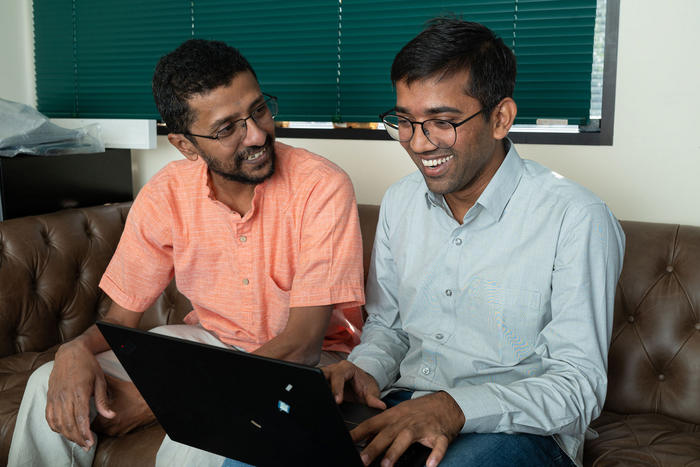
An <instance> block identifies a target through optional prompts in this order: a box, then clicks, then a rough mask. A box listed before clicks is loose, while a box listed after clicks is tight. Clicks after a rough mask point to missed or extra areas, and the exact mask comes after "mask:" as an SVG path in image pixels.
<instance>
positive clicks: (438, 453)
mask: <svg viewBox="0 0 700 467" xmlns="http://www.w3.org/2000/svg"><path fill="white" fill-rule="evenodd" d="M449 445H450V442H449V440H448V439H447V436H444V435H440V436H438V437H437V438H435V446H434V447H433V451H432V452H431V453H430V456H428V460H427V461H426V462H425V465H426V467H435V466H437V465H438V464H439V463H440V462H441V461H442V459H443V458H444V457H445V453H446V452H447V447H448V446H449Z"/></svg>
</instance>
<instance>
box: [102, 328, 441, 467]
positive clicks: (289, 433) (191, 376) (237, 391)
mask: <svg viewBox="0 0 700 467" xmlns="http://www.w3.org/2000/svg"><path fill="white" fill-rule="evenodd" d="M97 327H98V328H99V329H100V331H101V332H102V335H103V336H104V337H105V339H106V340H107V342H108V343H109V345H110V347H111V348H112V350H113V351H114V353H115V354H116V356H117V358H118V359H119V361H120V362H121V364H122V365H123V366H124V369H125V370H126V372H127V373H128V374H129V376H130V377H131V379H132V381H133V382H134V384H135V385H136V388H137V389H138V390H139V391H140V393H141V395H142V396H143V398H144V399H145V400H146V403H147V404H148V406H149V407H150V408H151V410H152V411H153V413H154V415H155V416H156V418H157V419H158V421H159V422H160V424H161V426H162V427H163V429H164V430H165V432H166V433H167V434H168V435H169V436H170V438H171V439H172V440H174V441H177V442H179V443H183V444H186V445H188V446H193V447H196V448H199V449H202V450H205V451H209V452H213V453H216V454H219V455H221V456H224V457H228V458H231V459H235V460H238V461H241V462H245V463H247V464H251V465H254V466H256V467H279V466H282V465H288V466H321V467H324V466H329V467H331V466H332V467H363V465H364V464H363V463H362V461H361V460H360V452H361V451H362V448H361V446H356V445H355V443H354V442H353V440H352V437H351V436H350V432H349V429H352V428H353V427H354V426H357V424H359V423H362V421H364V420H366V419H367V418H370V417H372V416H373V415H376V414H377V413H380V412H381V411H379V410H376V409H372V408H370V407H367V406H364V405H360V404H351V403H343V404H341V405H340V406H338V405H337V404H336V403H335V400H334V398H333V394H332V393H331V390H330V386H329V384H328V382H327V381H326V378H325V376H324V375H323V372H322V371H321V370H320V369H318V368H312V367H308V366H304V365H298V364H294V363H289V362H284V361H281V360H275V359H271V358H265V357H260V356H257V355H252V354H248V353H245V352H239V351H235V350H228V349H224V348H218V347H212V346H209V345H205V344H201V343H197V342H188V341H185V340H182V339H177V338H173V337H169V336H162V335H159V334H154V333H149V332H145V331H140V330H138V329H131V328H127V327H123V326H119V325H115V324H111V323H105V322H98V323H97ZM430 451H431V449H429V448H427V447H425V446H423V445H421V444H419V443H414V444H413V445H412V446H411V447H410V448H409V449H408V450H407V451H406V454H405V455H404V456H402V458H401V459H399V460H398V461H397V464H396V465H400V466H401V467H423V466H424V465H425V461H426V460H427V458H428V455H429V454H430ZM382 457H383V456H379V457H378V458H377V459H376V460H375V462H374V463H373V464H372V465H373V466H374V465H376V466H379V465H380V462H381V460H382ZM399 462H400V463H399Z"/></svg>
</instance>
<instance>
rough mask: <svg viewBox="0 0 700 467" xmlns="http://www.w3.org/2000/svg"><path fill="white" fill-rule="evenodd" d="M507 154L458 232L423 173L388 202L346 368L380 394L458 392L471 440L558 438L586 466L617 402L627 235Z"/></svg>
mask: <svg viewBox="0 0 700 467" xmlns="http://www.w3.org/2000/svg"><path fill="white" fill-rule="evenodd" d="M505 144H506V150H507V151H508V153H507V156H506V158H505V160H504V162H503V163H502V165H501V167H500V168H499V169H498V171H497V172H496V174H495V176H494V177H493V179H492V180H491V182H490V183H489V184H488V186H487V187H486V189H485V190H484V192H483V193H482V194H481V196H480V197H479V199H478V200H477V202H476V204H475V205H474V206H473V207H472V208H471V209H470V210H469V211H468V212H467V213H466V215H465V216H464V219H463V223H462V224H461V225H460V223H458V222H457V221H456V220H455V219H454V218H453V216H452V213H451V211H450V209H449V207H448V206H447V203H446V202H445V200H444V198H443V197H442V195H436V194H435V193H432V192H430V191H429V190H428V188H427V186H426V184H425V182H424V180H423V176H422V175H421V173H420V172H416V173H414V174H412V175H409V176H408V177H405V178H403V179H402V180H400V181H399V182H397V183H396V184H394V185H393V186H392V187H391V188H390V189H389V190H388V191H387V193H386V195H385V197H384V200H383V201H382V205H381V210H380V214H379V223H378V226H377V234H376V239H375V243H374V249H373V253H372V255H373V256H372V263H371V266H370V271H369V278H368V284H367V305H366V307H367V311H368V313H369V318H368V320H367V323H366V324H365V327H364V330H363V333H362V343H361V344H360V345H359V346H357V347H356V348H355V349H354V350H353V352H352V353H351V354H350V357H349V360H350V361H352V362H354V363H355V364H356V365H358V366H359V367H361V368H362V369H364V370H365V371H367V372H368V373H369V374H371V375H372V376H373V377H374V378H375V379H376V380H377V383H378V384H379V387H380V389H382V390H387V389H389V388H408V389H411V390H414V391H416V394H414V397H419V396H420V395H424V394H425V393H427V392H434V391H440V390H442V391H446V392H448V393H449V394H450V395H451V396H452V397H453V398H454V399H455V401H456V402H457V403H458V404H459V406H460V407H461V409H462V411H463V412H464V416H465V417H466V423H465V425H464V427H463V429H462V433H472V432H477V433H532V434H538V435H554V437H555V439H556V440H557V442H558V443H559V445H560V446H561V447H562V449H563V450H564V451H565V452H566V453H567V454H568V455H569V456H570V457H571V458H572V459H574V460H575V461H576V463H577V464H578V465H580V464H581V459H582V455H583V439H584V435H585V433H586V431H587V428H588V425H589V423H590V421H591V420H592V419H594V418H596V417H597V416H598V415H599V414H600V411H601V409H602V407H603V402H604V400H605V394H606V390H607V375H606V371H607V357H608V347H609V344H610V335H611V330H612V317H613V303H614V298H615V290H616V286H617V281H618V279H619V276H620V271H621V269H622V258H623V254H624V243H625V239H624V233H623V231H622V228H621V227H620V224H619V223H618V222H617V219H615V217H614V216H613V214H612V212H610V209H608V207H607V206H606V205H605V204H604V203H603V202H602V201H601V200H600V199H599V198H598V197H597V196H595V195H594V194H593V193H591V192H590V191H589V190H587V189H585V188H583V187H582V186H580V185H578V184H576V183H574V182H572V181H570V180H567V179H565V178H563V177H562V176H560V175H558V174H556V173H554V172H552V171H551V170H549V169H547V168H546V167H544V166H542V165H540V164H538V163H536V162H532V161H524V160H522V159H521V158H520V156H518V153H517V152H516V150H515V148H514V147H513V145H512V143H511V142H510V141H509V140H506V143H505Z"/></svg>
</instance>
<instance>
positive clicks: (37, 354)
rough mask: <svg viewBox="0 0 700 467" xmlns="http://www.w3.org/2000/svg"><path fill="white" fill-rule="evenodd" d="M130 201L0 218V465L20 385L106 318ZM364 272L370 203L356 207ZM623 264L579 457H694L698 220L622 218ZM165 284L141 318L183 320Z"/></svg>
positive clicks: (140, 455) (129, 441)
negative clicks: (604, 381) (105, 286)
mask: <svg viewBox="0 0 700 467" xmlns="http://www.w3.org/2000/svg"><path fill="white" fill-rule="evenodd" d="M129 206H130V204H129V203H124V204H118V205H108V206H99V207H94V208H86V209H77V210H70V211H63V212H60V213H55V214H48V215H44V216H37V217H27V218H22V219H14V220H9V221H5V222H0V466H4V465H6V463H7V455H8V452H9V447H10V441H11V439H12V433H13V430H14V424H15V418H16V415H17V410H18V408H19V404H20V401H21V398H22V393H23V391H24V386H25V384H26V382H27V379H28V378H29V375H30V374H31V372H32V371H33V370H34V369H35V368H37V367H39V366H41V365H42V364H43V363H45V362H47V361H50V360H51V359H52V358H53V356H54V354H55V352H56V349H57V347H58V346H59V345H60V344H61V343H62V342H65V341H67V340H70V339H72V338H74V337H75V336H77V335H78V334H80V333H81V332H83V331H84V330H85V329H86V328H87V327H88V326H90V325H91V324H92V323H94V322H95V320H97V319H98V318H99V317H100V316H102V315H104V313H105V312H106V311H107V309H108V308H109V305H110V299H109V297H108V296H106V295H105V294H104V293H103V292H102V291H101V290H100V289H99V288H98V287H97V284H98V282H99V279H100V277H101V275H102V273H103V271H104V270H105V268H106V267H107V264H108V262H109V259H110V258H111V256H112V254H113V252H114V249H115V248H116V245H117V243H118V241H119V236H120V235H121V232H122V230H123V228H124V220H125V219H126V215H127V213H128V209H129ZM359 210H360V222H361V225H362V236H363V242H364V262H365V274H366V271H367V265H368V263H369V258H370V253H371V246H372V242H373V239H374V230H375V226H376V223H377V216H378V207H377V206H372V205H361V206H359ZM622 226H623V228H624V230H625V233H626V235H627V250H626V253H625V265H624V268H623V271H622V277H621V278H620V282H619V286H618V292H617V296H616V303H615V324H614V329H613V340H612V345H611V352H610V369H609V373H610V387H609V391H608V400H607V402H606V406H605V410H604V412H603V414H602V415H601V417H600V418H598V419H597V420H596V421H594V422H593V427H594V428H595V429H596V430H597V431H598V432H599V433H600V437H599V438H597V439H595V440H590V441H588V442H587V443H586V451H585V457H584V464H585V465H586V466H596V467H604V466H605V467H607V466H689V465H691V464H692V465H696V464H694V462H695V463H697V465H700V426H699V425H698V424H700V227H689V226H678V225H666V224H653V223H639V222H622ZM190 309H191V305H190V303H189V301H188V300H187V299H186V298H185V297H184V296H182V295H181V294H180V293H179V292H178V291H177V288H176V286H175V284H174V283H171V284H170V286H169V287H168V288H167V290H166V291H165V292H164V293H163V295H162V296H161V298H160V299H159V300H158V302H157V303H156V304H155V305H154V306H153V307H152V308H151V309H149V310H148V311H147V312H146V314H145V315H144V319H143V320H142V323H141V327H142V328H143V329H149V328H151V327H154V326H156V325H160V324H165V323H181V322H182V319H183V317H184V316H185V314H186V313H187V312H188V311H189V310H190ZM163 436H164V432H163V430H162V429H161V428H160V426H159V425H158V424H154V425H151V426H149V427H146V428H142V429H139V430H136V431H134V432H132V433H129V434H128V435H126V436H124V437H121V438H113V437H109V436H103V435H101V436H100V439H99V444H98V448H97V456H96V459H95V464H94V465H96V466H107V465H109V466H110V467H112V466H122V465H123V466H129V467H132V466H140V465H153V463H154V460H155V455H156V452H157V449H158V446H159V445H160V442H161V440H162V438H163Z"/></svg>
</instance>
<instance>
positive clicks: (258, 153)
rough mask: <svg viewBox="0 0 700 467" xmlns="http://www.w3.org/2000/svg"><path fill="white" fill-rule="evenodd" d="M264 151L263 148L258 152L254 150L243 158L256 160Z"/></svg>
mask: <svg viewBox="0 0 700 467" xmlns="http://www.w3.org/2000/svg"><path fill="white" fill-rule="evenodd" d="M264 152H265V150H264V149H261V150H260V151H259V152H256V153H255V154H251V155H250V156H247V157H244V158H243V160H244V161H254V160H257V159H258V158H259V157H260V156H262V155H263V153H264Z"/></svg>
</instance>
